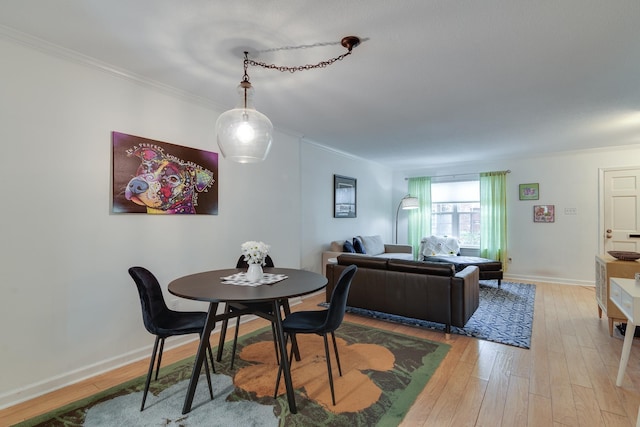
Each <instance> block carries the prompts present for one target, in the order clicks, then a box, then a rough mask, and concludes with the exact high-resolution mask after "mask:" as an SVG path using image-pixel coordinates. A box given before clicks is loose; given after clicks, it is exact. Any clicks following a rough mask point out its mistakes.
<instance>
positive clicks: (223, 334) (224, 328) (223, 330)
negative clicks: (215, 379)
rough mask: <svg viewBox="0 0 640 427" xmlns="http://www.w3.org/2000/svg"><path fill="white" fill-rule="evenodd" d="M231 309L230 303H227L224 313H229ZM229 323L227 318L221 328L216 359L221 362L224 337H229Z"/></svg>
mask: <svg viewBox="0 0 640 427" xmlns="http://www.w3.org/2000/svg"><path fill="white" fill-rule="evenodd" d="M230 311H231V307H230V306H229V304H226V305H225V307H224V314H229V312H230ZM228 324H229V319H228V318H225V319H224V320H223V321H222V327H221V328H220V340H219V341H218V356H217V357H216V360H217V361H218V362H220V361H221V360H222V350H223V349H224V339H225V338H226V337H227V325H228Z"/></svg>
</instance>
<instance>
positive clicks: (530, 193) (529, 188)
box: [519, 182, 540, 200]
mask: <svg viewBox="0 0 640 427" xmlns="http://www.w3.org/2000/svg"><path fill="white" fill-rule="evenodd" d="M519 194H520V200H538V199H539V198H540V186H539V184H538V183H537V182H536V183H533V184H520V186H519Z"/></svg>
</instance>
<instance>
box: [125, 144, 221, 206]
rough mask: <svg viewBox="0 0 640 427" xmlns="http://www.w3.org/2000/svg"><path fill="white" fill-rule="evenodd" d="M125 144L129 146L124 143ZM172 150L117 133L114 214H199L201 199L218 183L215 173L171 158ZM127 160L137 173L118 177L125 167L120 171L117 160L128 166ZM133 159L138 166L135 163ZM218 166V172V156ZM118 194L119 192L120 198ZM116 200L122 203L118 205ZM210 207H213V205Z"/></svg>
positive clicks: (176, 149) (179, 149)
mask: <svg viewBox="0 0 640 427" xmlns="http://www.w3.org/2000/svg"><path fill="white" fill-rule="evenodd" d="M132 138H133V139H134V140H132ZM123 140H124V141H126V142H124V143H123ZM160 144H162V145H163V146H164V147H162V146H161V145H160ZM168 148H171V146H170V144H166V143H160V142H158V141H151V140H146V139H144V138H139V137H133V136H131V135H125V134H119V133H116V132H114V211H116V212H141V210H138V209H135V205H137V206H140V207H144V211H146V213H149V214H196V213H199V212H197V210H199V198H204V197H205V196H207V195H208V194H207V193H208V192H209V190H210V189H211V188H212V187H214V184H215V183H216V180H215V178H214V172H212V171H211V170H210V169H208V168H206V167H204V166H203V165H201V164H198V163H196V162H194V161H191V160H184V159H182V158H180V157H178V156H176V155H174V154H171V153H170V152H169V149H168ZM173 148H174V149H173V152H180V153H181V155H182V154H184V155H188V154H189V153H188V151H189V150H191V151H195V152H197V153H199V154H202V153H203V152H201V151H199V150H194V149H189V148H186V147H180V146H173ZM204 153H205V154H206V153H207V152H204ZM192 154H193V153H192ZM209 154H215V153H209ZM124 156H126V162H125V163H126V165H127V166H126V168H127V169H129V170H131V168H132V167H133V166H134V165H135V167H136V169H135V170H133V171H130V172H129V171H127V172H126V174H125V172H124V171H122V173H117V172H116V171H117V170H119V169H124V167H123V165H118V166H119V167H116V160H120V161H121V162H124V161H125V159H124V158H123V157H124ZM205 157H209V158H211V157H212V156H210V155H209V156H205ZM132 159H135V160H136V162H135V163H132V161H131V160H132ZM215 166H216V168H215V169H216V170H217V154H215ZM116 175H118V176H116ZM124 178H126V179H127V181H126V183H124V182H123V180H124ZM116 182H118V183H117V184H116ZM123 184H124V185H123ZM116 186H119V188H117V187H116ZM215 189H216V200H215V213H217V186H215ZM116 190H118V191H117V194H116ZM122 190H124V191H122ZM122 196H124V200H122ZM116 199H118V201H117V202H116ZM125 200H126V201H128V203H129V206H127V205H126V202H125ZM207 204H208V205H211V203H210V202H209V203H207ZM116 205H122V206H116ZM209 210H210V209H209ZM144 211H142V212H144ZM206 213H211V212H206Z"/></svg>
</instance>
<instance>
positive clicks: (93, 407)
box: [19, 322, 449, 427]
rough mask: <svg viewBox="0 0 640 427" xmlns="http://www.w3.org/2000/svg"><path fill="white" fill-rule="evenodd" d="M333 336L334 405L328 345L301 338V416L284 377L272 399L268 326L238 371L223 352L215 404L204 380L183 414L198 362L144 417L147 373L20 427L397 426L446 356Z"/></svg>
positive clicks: (442, 348) (372, 337)
mask: <svg viewBox="0 0 640 427" xmlns="http://www.w3.org/2000/svg"><path fill="white" fill-rule="evenodd" d="M336 339H337V343H338V351H339V354H340V362H341V366H342V373H343V375H342V376H339V374H338V369H337V366H336V363H335V356H334V354H333V348H332V345H331V343H330V344H329V346H330V351H331V355H332V357H331V362H332V367H333V377H334V388H335V394H336V405H335V406H334V405H333V404H332V403H331V392H330V389H329V379H328V376H327V365H326V360H325V356H324V343H323V339H322V337H321V336H316V335H300V336H298V345H299V348H300V353H301V360H300V361H296V360H295V359H294V361H293V364H292V367H291V376H292V379H293V385H294V388H295V389H296V404H297V407H298V413H297V414H291V413H290V412H289V406H288V403H287V399H286V394H285V387H284V381H281V384H280V389H279V395H278V397H277V398H276V399H274V398H273V393H274V389H275V380H276V375H277V372H278V365H277V362H276V358H275V350H274V345H273V341H272V335H271V328H264V329H261V330H259V331H257V332H255V333H252V334H248V335H245V336H243V337H241V338H240V340H239V343H238V353H237V355H236V361H235V366H234V370H233V371H231V370H230V369H229V361H230V357H231V351H230V350H231V345H230V344H229V345H226V346H225V351H224V355H223V361H222V362H221V363H216V372H217V374H215V375H213V376H212V382H213V387H214V390H213V392H214V399H213V400H211V398H210V396H209V392H208V388H207V385H206V380H205V378H204V375H202V376H201V377H200V379H199V382H198V388H197V391H196V396H195V398H194V401H193V402H194V403H193V408H192V410H191V412H189V413H188V414H186V415H182V404H183V402H184V397H185V394H186V388H187V385H188V379H189V376H190V375H191V367H192V364H193V358H189V359H185V360H183V361H180V362H177V363H175V364H173V365H170V366H167V367H165V368H162V369H161V371H160V377H159V378H158V380H157V381H153V382H152V383H151V388H150V394H149V396H148V397H147V404H146V406H145V410H144V411H143V412H140V402H141V399H142V390H143V388H144V380H145V377H144V376H143V377H140V378H137V379H135V380H132V381H129V382H127V383H125V384H122V385H120V386H117V387H114V388H112V389H110V390H107V391H104V392H102V393H100V394H97V395H94V396H91V397H89V398H87V399H83V400H81V401H78V402H75V403H74V404H71V405H68V406H66V407H64V408H60V409H58V410H56V411H52V412H50V413H48V414H45V415H42V416H39V417H37V418H34V419H32V420H28V421H26V422H24V423H21V424H19V425H20V426H123V425H130V426H144V425H149V426H152V425H153V426H157V425H163V426H204V425H206V426H243V427H245V426H332V427H333V426H349V427H353V426H376V425H378V426H395V425H398V424H399V423H400V422H401V421H402V419H403V417H404V415H405V414H406V413H407V411H408V410H409V408H410V407H411V405H412V404H413V402H414V401H415V399H416V397H417V396H418V394H419V393H420V392H421V391H422V390H423V389H424V387H425V385H426V384H427V382H428V381H429V379H430V378H431V376H432V375H433V373H434V372H435V370H436V369H437V367H438V365H439V364H440V362H441V361H442V359H443V358H444V357H445V355H446V354H447V352H448V351H449V346H448V345H447V344H442V343H436V342H432V341H428V340H424V339H420V338H414V337H410V336H407V335H402V334H397V333H393V332H389V331H383V330H380V329H376V328H371V327H366V326H361V325H356V324H352V323H346V322H345V323H343V324H342V326H341V327H340V328H339V329H338V331H337V332H336ZM214 353H215V350H214Z"/></svg>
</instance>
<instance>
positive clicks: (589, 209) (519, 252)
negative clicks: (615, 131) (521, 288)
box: [394, 145, 640, 307]
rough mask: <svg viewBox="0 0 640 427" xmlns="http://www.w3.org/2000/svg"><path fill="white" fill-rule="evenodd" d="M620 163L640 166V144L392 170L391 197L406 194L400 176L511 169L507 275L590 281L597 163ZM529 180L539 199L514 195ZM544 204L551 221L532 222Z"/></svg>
mask: <svg viewBox="0 0 640 427" xmlns="http://www.w3.org/2000/svg"><path fill="white" fill-rule="evenodd" d="M621 166H634V167H640V145H636V146H630V147H629V146H627V147H620V148H612V149H597V150H583V151H574V152H566V153H562V154H555V155H547V156H539V157H532V158H526V159H519V160H495V161H489V162H477V163H473V164H471V163H466V164H459V165H447V166H443V167H440V168H434V169H425V170H411V171H403V172H397V173H395V174H394V195H395V196H394V197H395V198H397V199H399V198H400V197H402V195H404V194H406V189H407V182H406V181H405V180H404V178H405V177H413V176H439V175H450V174H458V175H460V174H465V173H478V172H487V171H498V170H507V169H510V170H511V173H510V174H508V175H507V185H508V201H507V217H508V220H507V221H508V224H507V226H508V248H507V249H508V251H509V254H508V256H509V257H511V258H512V260H513V261H512V263H511V264H509V266H508V271H507V272H506V276H507V277H509V278H510V279H512V280H525V281H526V280H539V281H552V282H556V283H568V284H583V285H593V284H594V281H595V255H596V254H597V253H598V248H599V246H598V245H599V239H600V237H601V236H600V235H599V221H600V219H599V212H600V207H599V205H598V195H599V189H598V178H599V169H601V168H602V169H605V168H615V167H621ZM532 182H537V183H539V184H540V199H539V200H535V201H534V200H527V201H524V200H519V198H518V185H519V184H525V183H532ZM547 204H548V205H555V210H556V219H555V222H554V223H534V222H533V206H534V205H547ZM565 208H576V210H577V215H565V213H564V211H565ZM594 307H595V302H594Z"/></svg>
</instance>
